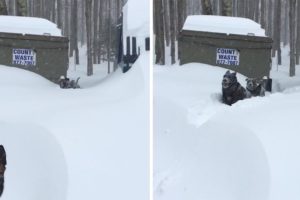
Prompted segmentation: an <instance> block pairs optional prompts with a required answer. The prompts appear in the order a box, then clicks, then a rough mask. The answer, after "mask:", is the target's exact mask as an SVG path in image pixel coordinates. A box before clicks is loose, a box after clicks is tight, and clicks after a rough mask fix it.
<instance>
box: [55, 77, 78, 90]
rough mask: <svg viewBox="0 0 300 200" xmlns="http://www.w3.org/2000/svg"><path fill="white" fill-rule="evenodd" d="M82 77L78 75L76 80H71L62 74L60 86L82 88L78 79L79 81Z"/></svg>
mask: <svg viewBox="0 0 300 200" xmlns="http://www.w3.org/2000/svg"><path fill="white" fill-rule="evenodd" d="M79 79H80V77H78V78H77V79H76V81H75V80H70V79H69V78H66V77H64V76H61V77H60V79H59V86H60V88H64V89H65V88H73V89H76V88H80V86H79V84H78V81H79Z"/></svg>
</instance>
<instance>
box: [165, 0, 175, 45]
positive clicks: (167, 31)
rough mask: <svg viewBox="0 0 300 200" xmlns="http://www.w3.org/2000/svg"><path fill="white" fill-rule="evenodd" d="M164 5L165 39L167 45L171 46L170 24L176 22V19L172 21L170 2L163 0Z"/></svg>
mask: <svg viewBox="0 0 300 200" xmlns="http://www.w3.org/2000/svg"><path fill="white" fill-rule="evenodd" d="M163 3H164V22H165V23H164V25H165V38H166V45H167V46H169V45H170V23H172V21H174V18H171V19H170V9H169V3H168V0H163Z"/></svg>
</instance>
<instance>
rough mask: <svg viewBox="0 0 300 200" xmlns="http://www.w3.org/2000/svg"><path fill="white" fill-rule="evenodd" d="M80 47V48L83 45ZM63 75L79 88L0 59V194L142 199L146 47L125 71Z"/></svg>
mask: <svg viewBox="0 0 300 200" xmlns="http://www.w3.org/2000/svg"><path fill="white" fill-rule="evenodd" d="M83 52H84V51H83ZM81 55H82V56H81V61H83V62H82V64H81V65H79V66H76V68H75V67H74V65H73V64H72V62H71V64H70V68H69V71H68V75H69V76H70V77H71V78H76V77H78V76H80V77H81V79H80V81H79V84H80V85H81V87H82V89H76V90H74V89H60V88H59V86H58V85H56V84H54V83H51V82H49V81H48V80H46V79H44V78H43V77H41V76H39V75H37V74H34V73H31V72H28V71H25V70H21V69H18V68H12V67H7V66H3V65H1V66H0V76H1V78H0V91H1V96H2V98H1V99H0V110H1V112H0V144H3V145H4V147H5V149H6V152H7V163H8V164H7V171H6V173H5V190H4V193H3V196H2V197H1V198H2V199H3V200H20V199H22V200H41V199H44V200H66V199H68V200H77V199H78V200H82V199H111V200H119V199H132V200H141V199H148V196H149V177H148V175H149V140H148V139H149V95H148V93H149V71H148V70H149V53H145V52H143V53H142V54H141V55H140V57H139V59H138V60H137V62H136V63H135V64H134V65H133V67H132V69H131V70H130V71H128V73H126V74H123V73H122V72H121V70H120V69H118V70H117V71H116V72H114V73H112V74H110V75H109V76H106V75H107V64H106V63H104V64H100V65H96V66H94V69H95V74H94V76H91V77H87V76H86V75H85V74H86V69H85V68H86V65H85V61H84V59H85V58H84V56H85V54H84V53H81Z"/></svg>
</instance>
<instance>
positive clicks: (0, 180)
mask: <svg viewBox="0 0 300 200" xmlns="http://www.w3.org/2000/svg"><path fill="white" fill-rule="evenodd" d="M5 170H6V152H5V149H4V147H3V146H2V145H0V197H1V195H2V193H3V189H4V173H5Z"/></svg>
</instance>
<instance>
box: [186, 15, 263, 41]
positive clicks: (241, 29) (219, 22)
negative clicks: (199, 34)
mask: <svg viewBox="0 0 300 200" xmlns="http://www.w3.org/2000/svg"><path fill="white" fill-rule="evenodd" d="M183 30H192V31H204V32H214V33H226V34H237V35H248V34H254V35H255V36H263V37H265V36H266V35H265V30H264V29H262V28H261V26H260V24H258V23H256V22H254V21H252V20H250V19H246V18H240V17H227V16H213V15H191V16H188V17H187V19H186V21H185V23H184V26H183Z"/></svg>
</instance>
